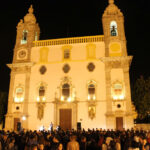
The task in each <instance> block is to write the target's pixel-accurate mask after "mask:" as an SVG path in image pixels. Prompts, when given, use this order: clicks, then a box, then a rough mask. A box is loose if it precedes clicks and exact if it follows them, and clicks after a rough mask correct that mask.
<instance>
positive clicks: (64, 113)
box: [59, 109, 72, 130]
mask: <svg viewBox="0 0 150 150" xmlns="http://www.w3.org/2000/svg"><path fill="white" fill-rule="evenodd" d="M59 116H60V119H59V123H60V127H61V128H62V129H63V130H67V129H69V130H71V127H72V109H60V110H59Z"/></svg>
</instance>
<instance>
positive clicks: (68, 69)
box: [63, 64, 70, 73]
mask: <svg viewBox="0 0 150 150" xmlns="http://www.w3.org/2000/svg"><path fill="white" fill-rule="evenodd" d="M63 71H64V73H68V72H69V71H70V66H69V65H68V64H65V65H64V66H63Z"/></svg>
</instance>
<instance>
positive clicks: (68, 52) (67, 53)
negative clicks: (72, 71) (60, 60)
mask: <svg viewBox="0 0 150 150" xmlns="http://www.w3.org/2000/svg"><path fill="white" fill-rule="evenodd" d="M64 59H70V50H69V49H67V50H64Z"/></svg>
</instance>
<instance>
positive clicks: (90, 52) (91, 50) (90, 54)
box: [86, 43, 96, 59]
mask: <svg viewBox="0 0 150 150" xmlns="http://www.w3.org/2000/svg"><path fill="white" fill-rule="evenodd" d="M86 50H87V52H86V53H87V59H95V58H96V45H95V44H92V43H90V44H87V45H86Z"/></svg>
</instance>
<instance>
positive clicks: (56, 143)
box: [51, 135, 61, 150]
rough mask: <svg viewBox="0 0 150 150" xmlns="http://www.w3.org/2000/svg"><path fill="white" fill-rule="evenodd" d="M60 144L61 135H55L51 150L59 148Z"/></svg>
mask: <svg viewBox="0 0 150 150" xmlns="http://www.w3.org/2000/svg"><path fill="white" fill-rule="evenodd" d="M60 144H61V143H60V137H59V136H58V135H55V136H54V137H53V140H52V143H51V150H58V148H59V145H60Z"/></svg>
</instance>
